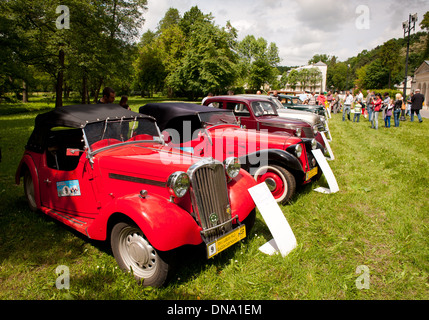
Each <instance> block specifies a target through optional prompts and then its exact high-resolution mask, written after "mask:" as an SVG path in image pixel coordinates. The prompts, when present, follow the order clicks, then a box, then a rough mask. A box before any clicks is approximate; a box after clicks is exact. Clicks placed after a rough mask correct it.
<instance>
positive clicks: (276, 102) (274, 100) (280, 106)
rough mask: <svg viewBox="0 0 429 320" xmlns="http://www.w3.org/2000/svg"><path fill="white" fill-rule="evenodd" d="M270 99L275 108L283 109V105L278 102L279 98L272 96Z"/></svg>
mask: <svg viewBox="0 0 429 320" xmlns="http://www.w3.org/2000/svg"><path fill="white" fill-rule="evenodd" d="M271 101H272V102H273V103H274V105H275V107H276V108H277V109H285V107H284V105H283V104H282V103H281V102H280V100H279V99H277V98H275V97H273V98H272V99H271Z"/></svg>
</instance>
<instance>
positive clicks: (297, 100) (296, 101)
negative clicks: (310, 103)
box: [292, 97, 304, 104]
mask: <svg viewBox="0 0 429 320" xmlns="http://www.w3.org/2000/svg"><path fill="white" fill-rule="evenodd" d="M292 104H304V102H303V101H302V100H301V99H300V98H298V97H293V98H292Z"/></svg>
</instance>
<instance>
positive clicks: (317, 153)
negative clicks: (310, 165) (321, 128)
mask: <svg viewBox="0 0 429 320" xmlns="http://www.w3.org/2000/svg"><path fill="white" fill-rule="evenodd" d="M311 152H313V155H314V157H315V158H316V161H317V163H318V164H319V168H320V169H321V170H322V172H323V174H324V175H325V178H326V181H327V182H328V185H329V189H327V188H324V187H319V188H316V189H314V191H318V192H322V193H335V192H338V191H340V188H339V187H338V183H337V180H336V179H335V176H334V173H333V172H332V169H331V167H330V166H329V164H328V161H326V158H325V157H324V156H323V154H322V151H321V150H320V149H315V150H311Z"/></svg>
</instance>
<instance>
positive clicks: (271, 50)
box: [237, 35, 280, 91]
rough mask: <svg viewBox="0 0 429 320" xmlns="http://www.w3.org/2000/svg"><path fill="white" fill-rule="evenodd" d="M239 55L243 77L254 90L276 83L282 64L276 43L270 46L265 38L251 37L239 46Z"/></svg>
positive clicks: (246, 38)
mask: <svg viewBox="0 0 429 320" xmlns="http://www.w3.org/2000/svg"><path fill="white" fill-rule="evenodd" d="M237 53H238V55H239V57H240V69H241V76H242V77H243V79H244V81H245V82H247V85H248V86H249V87H250V88H251V89H252V90H255V91H256V90H259V89H260V88H261V87H262V86H263V85H264V84H266V83H272V82H273V81H275V78H276V76H277V74H278V71H277V64H278V63H279V62H280V58H279V55H278V48H277V46H276V44H275V43H270V44H269V45H268V43H267V41H266V40H265V39H264V38H258V39H256V38H255V37H254V36H253V35H249V36H246V37H245V38H244V39H243V40H242V41H240V42H239V43H238V44H237Z"/></svg>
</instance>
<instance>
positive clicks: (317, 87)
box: [279, 61, 328, 93]
mask: <svg viewBox="0 0 429 320" xmlns="http://www.w3.org/2000/svg"><path fill="white" fill-rule="evenodd" d="M311 68H317V69H319V71H320V72H321V74H322V81H321V82H320V83H319V84H315V85H312V84H310V83H306V85H305V87H303V86H302V84H301V83H300V82H298V83H297V84H296V86H295V90H293V89H292V88H291V86H290V85H289V84H287V85H286V87H285V88H282V89H280V90H279V91H287V92H290V91H295V92H304V91H314V92H315V93H320V92H325V91H326V74H327V72H328V66H327V65H326V64H325V63H323V62H322V61H319V62H317V63H316V64H310V65H307V66H302V67H299V68H296V69H295V70H297V71H300V70H302V69H311ZM292 70H293V69H292ZM289 72H290V71H289Z"/></svg>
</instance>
